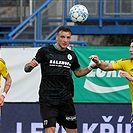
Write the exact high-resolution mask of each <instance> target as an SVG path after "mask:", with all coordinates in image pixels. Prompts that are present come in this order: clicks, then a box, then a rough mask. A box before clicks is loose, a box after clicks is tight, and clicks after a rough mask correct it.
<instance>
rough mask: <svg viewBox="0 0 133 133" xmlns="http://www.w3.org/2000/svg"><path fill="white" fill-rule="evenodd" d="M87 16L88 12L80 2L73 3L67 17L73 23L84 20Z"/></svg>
mask: <svg viewBox="0 0 133 133" xmlns="http://www.w3.org/2000/svg"><path fill="white" fill-rule="evenodd" d="M88 16H89V13H88V10H87V8H86V7H85V6H84V5H81V4H77V5H74V6H73V7H72V8H71V9H70V10H69V17H70V19H71V20H72V21H73V22H75V23H83V22H85V21H86V20H87V18H88Z"/></svg>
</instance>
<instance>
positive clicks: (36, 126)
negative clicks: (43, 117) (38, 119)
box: [31, 123, 43, 133]
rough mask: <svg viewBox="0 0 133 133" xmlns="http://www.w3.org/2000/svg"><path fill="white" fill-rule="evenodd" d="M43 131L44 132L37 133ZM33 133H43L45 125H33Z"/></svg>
mask: <svg viewBox="0 0 133 133" xmlns="http://www.w3.org/2000/svg"><path fill="white" fill-rule="evenodd" d="M37 129H42V131H37ZM31 133H43V123H31Z"/></svg>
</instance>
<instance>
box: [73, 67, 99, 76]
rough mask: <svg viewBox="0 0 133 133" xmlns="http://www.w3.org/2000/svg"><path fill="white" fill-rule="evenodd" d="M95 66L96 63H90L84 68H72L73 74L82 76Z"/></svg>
mask: <svg viewBox="0 0 133 133" xmlns="http://www.w3.org/2000/svg"><path fill="white" fill-rule="evenodd" d="M95 68H97V66H96V64H91V65H90V66H88V67H86V68H79V69H77V70H74V74H75V76H76V77H82V76H85V75H86V74H88V73H89V72H91V70H92V69H95Z"/></svg>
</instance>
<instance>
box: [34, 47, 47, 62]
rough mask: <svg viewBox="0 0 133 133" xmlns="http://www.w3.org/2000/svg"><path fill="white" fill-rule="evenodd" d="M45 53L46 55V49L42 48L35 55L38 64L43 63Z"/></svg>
mask: <svg viewBox="0 0 133 133" xmlns="http://www.w3.org/2000/svg"><path fill="white" fill-rule="evenodd" d="M44 53H45V52H44V49H43V48H40V49H39V50H38V51H37V53H36V55H35V60H36V61H37V62H38V63H41V62H42V61H43V59H44V56H45V54H44Z"/></svg>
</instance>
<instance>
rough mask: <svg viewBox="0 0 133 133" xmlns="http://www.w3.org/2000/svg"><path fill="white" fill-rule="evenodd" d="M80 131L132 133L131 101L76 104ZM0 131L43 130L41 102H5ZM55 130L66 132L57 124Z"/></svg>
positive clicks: (38, 132)
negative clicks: (125, 102) (129, 102)
mask: <svg viewBox="0 0 133 133" xmlns="http://www.w3.org/2000/svg"><path fill="white" fill-rule="evenodd" d="M75 107H76V112H77V120H78V133H130V128H131V126H130V114H131V105H130V104H101V103H100V104H95V103H92V104H91V103H86V104H78V103H75ZM0 133H44V132H43V125H42V122H41V117H40V111H39V104H38V103H5V105H4V106H3V108H2V123H1V126H0ZM56 133H66V132H65V131H64V129H63V128H62V127H59V125H58V124H57V129H56Z"/></svg>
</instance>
